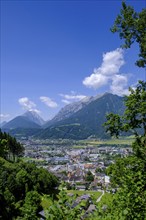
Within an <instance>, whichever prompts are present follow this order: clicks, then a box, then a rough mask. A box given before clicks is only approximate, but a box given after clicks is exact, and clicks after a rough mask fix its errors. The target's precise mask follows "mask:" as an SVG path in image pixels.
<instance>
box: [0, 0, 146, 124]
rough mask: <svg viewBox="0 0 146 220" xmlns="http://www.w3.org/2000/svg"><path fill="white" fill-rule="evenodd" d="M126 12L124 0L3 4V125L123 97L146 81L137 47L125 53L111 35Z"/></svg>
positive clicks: (141, 5) (141, 3)
mask: <svg viewBox="0 0 146 220" xmlns="http://www.w3.org/2000/svg"><path fill="white" fill-rule="evenodd" d="M127 4H130V5H132V6H133V7H134V8H135V10H136V11H141V9H142V8H144V7H145V1H143V0H136V1H133V0H131V1H127ZM120 8H121V1H120V0H117V1H116V0H115V1H112V0H107V1H105V0H102V1H98V0H97V1H92V0H91V1H84V0H82V1H77V0H76V1H61V0H60V1H28V0H27V1H1V110H0V114H1V121H4V120H6V121H8V120H10V119H12V118H14V117H15V116H17V115H21V114H23V113H24V112H25V111H26V110H35V111H36V112H39V114H40V116H42V117H43V118H44V119H45V120H48V119H49V118H51V117H53V115H54V114H56V113H57V112H58V111H59V110H60V108H62V107H63V106H65V105H66V104H67V103H70V102H74V101H77V100H80V99H81V98H84V97H85V96H92V95H93V96H95V95H97V94H101V93H103V92H112V93H114V94H118V95H122V94H125V93H126V92H127V89H128V87H129V86H133V85H134V84H135V83H136V82H137V80H138V79H144V70H143V69H140V68H138V67H136V66H135V65H134V62H135V60H136V59H137V54H138V47H137V45H136V44H135V45H133V46H132V48H131V49H129V50H126V51H123V50H122V49H120V45H121V43H122V41H121V40H120V39H119V36H118V34H112V33H111V32H110V27H111V26H112V25H113V23H114V20H115V18H116V16H117V14H118V13H119V11H120Z"/></svg>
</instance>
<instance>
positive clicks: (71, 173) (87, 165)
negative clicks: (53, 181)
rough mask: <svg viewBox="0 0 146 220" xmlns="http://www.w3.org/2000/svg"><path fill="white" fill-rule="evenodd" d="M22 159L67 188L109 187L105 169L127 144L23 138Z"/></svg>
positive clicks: (123, 153)
mask: <svg viewBox="0 0 146 220" xmlns="http://www.w3.org/2000/svg"><path fill="white" fill-rule="evenodd" d="M21 142H22V143H23V145H24V147H25V160H27V161H30V162H35V163H36V164H37V165H38V166H43V167H44V168H46V169H47V170H48V171H51V172H52V173H53V174H55V175H56V176H58V177H59V179H60V180H62V181H64V182H65V183H66V186H67V188H68V189H78V190H87V189H90V190H96V191H97V190H99V191H100V190H102V189H106V190H107V191H109V190H110V179H109V176H107V175H106V168H107V167H108V166H109V165H110V164H112V163H114V159H115V158H116V157H125V156H127V155H129V154H130V153H131V152H132V150H131V148H130V147H128V146H124V145H123V146H117V145H112V146H105V145H104V146H100V145H91V144H87V143H82V144H81V143H80V145H78V144H79V143H78V142H76V141H69V140H60V141H57V140H44V141H42V140H41V141H40V140H34V139H29V140H23V141H21Z"/></svg>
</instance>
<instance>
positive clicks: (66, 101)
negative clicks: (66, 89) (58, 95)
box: [61, 99, 71, 105]
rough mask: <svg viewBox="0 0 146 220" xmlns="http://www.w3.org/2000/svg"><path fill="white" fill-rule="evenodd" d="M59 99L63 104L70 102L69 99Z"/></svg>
mask: <svg viewBox="0 0 146 220" xmlns="http://www.w3.org/2000/svg"><path fill="white" fill-rule="evenodd" d="M61 101H62V102H63V103H65V104H67V105H68V104H70V103H71V102H70V101H68V100H66V99H62V100H61Z"/></svg>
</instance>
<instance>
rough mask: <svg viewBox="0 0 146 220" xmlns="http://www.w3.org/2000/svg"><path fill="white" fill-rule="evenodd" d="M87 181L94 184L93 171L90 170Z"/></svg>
mask: <svg viewBox="0 0 146 220" xmlns="http://www.w3.org/2000/svg"><path fill="white" fill-rule="evenodd" d="M85 180H86V181H88V182H92V181H94V175H93V174H92V173H91V171H90V170H89V171H88V172H87V174H86V176H85Z"/></svg>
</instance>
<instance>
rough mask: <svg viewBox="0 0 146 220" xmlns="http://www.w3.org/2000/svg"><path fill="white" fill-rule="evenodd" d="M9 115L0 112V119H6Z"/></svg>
mask: <svg viewBox="0 0 146 220" xmlns="http://www.w3.org/2000/svg"><path fill="white" fill-rule="evenodd" d="M9 117H10V115H9V114H0V119H6V118H9Z"/></svg>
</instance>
